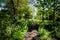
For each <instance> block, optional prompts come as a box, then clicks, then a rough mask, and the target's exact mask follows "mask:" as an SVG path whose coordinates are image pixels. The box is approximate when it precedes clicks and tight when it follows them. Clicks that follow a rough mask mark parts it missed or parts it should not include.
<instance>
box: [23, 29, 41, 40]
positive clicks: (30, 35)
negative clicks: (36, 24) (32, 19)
mask: <svg viewBox="0 0 60 40" xmlns="http://www.w3.org/2000/svg"><path fill="white" fill-rule="evenodd" d="M24 40H40V35H39V33H38V31H37V30H32V31H31V32H27V33H26V35H25V38H24Z"/></svg>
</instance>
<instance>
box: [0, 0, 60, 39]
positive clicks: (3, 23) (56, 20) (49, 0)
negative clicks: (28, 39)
mask: <svg viewBox="0 0 60 40" xmlns="http://www.w3.org/2000/svg"><path fill="white" fill-rule="evenodd" d="M5 2H6V6H5V7H4V8H8V10H4V9H2V10H1V11H0V40H23V38H24V36H25V34H26V33H27V32H28V29H29V27H30V25H31V24H32V23H33V22H36V23H37V24H38V26H37V27H38V31H39V33H40V38H41V40H54V39H57V40H58V39H60V1H59V0H37V4H35V5H34V6H35V7H36V8H37V15H36V16H35V17H34V18H33V15H32V14H31V13H32V12H33V11H34V10H32V8H30V7H29V6H28V5H29V1H28V0H6V1H5Z"/></svg>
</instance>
